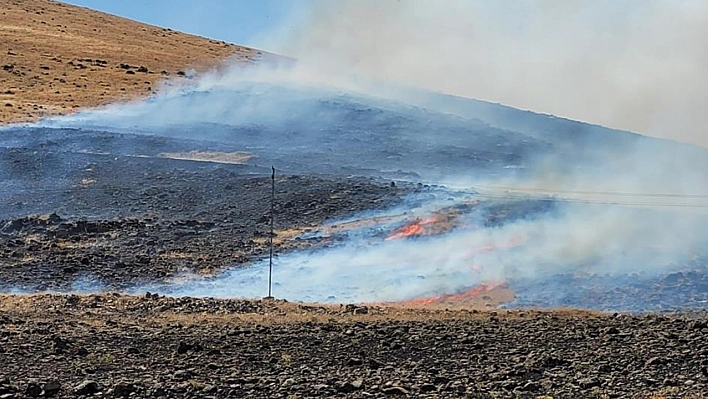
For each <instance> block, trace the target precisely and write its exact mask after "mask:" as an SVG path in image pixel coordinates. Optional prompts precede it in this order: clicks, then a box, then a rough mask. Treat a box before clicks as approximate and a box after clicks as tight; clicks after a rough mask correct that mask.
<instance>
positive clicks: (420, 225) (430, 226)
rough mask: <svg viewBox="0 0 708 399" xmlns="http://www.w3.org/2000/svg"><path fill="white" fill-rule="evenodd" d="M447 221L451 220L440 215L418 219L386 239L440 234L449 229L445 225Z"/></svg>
mask: <svg viewBox="0 0 708 399" xmlns="http://www.w3.org/2000/svg"><path fill="white" fill-rule="evenodd" d="M446 222H449V221H446V220H445V219H443V218H442V217H441V216H439V215H436V216H431V217H429V218H427V219H423V220H421V219H416V220H414V221H412V222H410V223H408V224H407V225H405V226H403V227H401V228H399V229H397V230H396V231H394V232H393V234H391V235H390V236H388V237H387V238H386V241H389V240H395V239H398V238H406V237H415V236H426V235H431V234H440V233H443V232H445V231H446V230H448V229H449V227H448V226H447V225H443V224H444V223H446Z"/></svg>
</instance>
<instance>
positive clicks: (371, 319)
mask: <svg viewBox="0 0 708 399" xmlns="http://www.w3.org/2000/svg"><path fill="white" fill-rule="evenodd" d="M706 317H707V316H706V315H705V314H704V313H701V314H684V315H681V314H675V315H643V316H630V315H610V314H595V313H589V312H578V311H555V312H537V311H514V312H478V311H474V310H464V311H426V310H420V309H417V310H407V309H401V308H391V307H363V306H357V305H346V306H333V307H325V306H318V305H304V304H294V303H285V302H272V301H234V300H229V301H219V300H212V299H190V298H183V299H174V298H164V297H157V296H154V295H146V297H142V298H137V297H126V296H119V295H111V294H107V295H100V296H86V297H81V296H73V295H70V296H48V295H41V296H33V297H24V296H9V297H5V296H3V297H0V364H2V365H3V367H2V368H1V369H0V395H4V396H2V397H3V398H28V397H39V396H44V397H52V396H55V397H91V396H96V397H154V398H177V397H180V398H181V397H189V398H197V397H203V398H225V397H254V398H295V397H312V398H314V397H353V398H365V397H429V398H437V397H450V398H457V397H469V398H549V397H555V398H702V397H704V396H702V393H704V392H706V390H707V389H708V377H707V376H708V368H707V367H706V366H708V341H706V334H708V319H707V318H706ZM544 395H545V396H544Z"/></svg>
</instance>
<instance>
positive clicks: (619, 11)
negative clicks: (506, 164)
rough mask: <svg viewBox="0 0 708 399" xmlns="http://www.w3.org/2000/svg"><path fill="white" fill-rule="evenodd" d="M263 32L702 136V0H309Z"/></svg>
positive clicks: (488, 94)
mask: <svg viewBox="0 0 708 399" xmlns="http://www.w3.org/2000/svg"><path fill="white" fill-rule="evenodd" d="M261 43H262V44H263V45H265V46H267V47H268V48H270V49H273V50H275V51H277V52H279V53H281V54H286V55H289V56H293V57H295V58H298V59H300V60H305V61H308V62H310V63H312V64H315V65H318V67H319V68H320V69H321V70H322V71H351V72H353V73H357V74H361V75H364V76H369V77H376V78H380V79H382V80H385V81H389V82H399V83H404V84H409V85H415V86H420V87H425V88H429V89H432V90H436V91H442V92H445V93H452V94H457V95H462V96H465V97H470V98H479V99H484V100H489V101H493V102H501V103H504V104H508V105H511V106H514V107H519V108H523V109H530V110H533V111H536V112H543V113H550V114H554V115H560V116H564V117H568V118H571V119H576V120H583V121H588V122H590V123H595V124H601V125H605V126H610V127H615V128H621V129H626V130H631V131H636V132H640V133H646V134H650V135H653V136H657V137H664V138H670V139H674V140H679V141H685V142H690V143H694V144H699V145H703V146H708V132H707V131H706V126H708V114H707V113H706V112H704V111H705V110H706V109H708V96H706V95H705V93H706V92H708V76H707V75H706V74H707V73H708V72H706V71H708V50H706V49H708V3H706V2H704V1H700V0H695V1H694V0H682V1H673V0H655V1H645V0H629V1H619V2H618V1H613V0H599V1H590V0H571V1H555V0H541V1H536V0H534V1H528V0H521V1H519V0H502V1H483V0H473V1H468V0H446V1H434V2H433V1H425V0H403V1H401V0H346V1H336V2H332V1H313V2H312V4H311V6H310V7H309V8H308V9H306V10H304V11H303V10H300V11H299V12H298V15H297V17H296V18H293V21H292V22H291V23H289V24H287V25H286V28H284V29H283V30H280V31H276V32H274V33H271V34H269V35H265V36H264V37H263V38H262V39H261Z"/></svg>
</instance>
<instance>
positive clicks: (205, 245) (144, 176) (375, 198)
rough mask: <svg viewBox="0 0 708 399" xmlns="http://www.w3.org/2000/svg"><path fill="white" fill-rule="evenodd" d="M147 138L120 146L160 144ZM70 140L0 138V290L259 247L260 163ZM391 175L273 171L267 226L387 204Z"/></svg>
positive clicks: (142, 271)
mask: <svg viewBox="0 0 708 399" xmlns="http://www.w3.org/2000/svg"><path fill="white" fill-rule="evenodd" d="M45 139H46V138H45ZM151 140H153V139H151V138H149V137H148V138H145V137H139V139H138V140H135V141H134V142H131V143H130V147H131V148H132V150H133V151H137V152H138V153H141V152H140V148H139V147H138V146H139V145H141V144H142V145H145V146H146V148H151V149H152V151H164V150H168V148H167V147H166V146H164V145H163V146H160V145H156V144H155V143H154V142H152V141H151ZM165 141H166V142H167V143H168V144H169V145H171V146H172V147H169V149H180V148H181V149H185V150H187V151H188V150H189V149H190V148H193V147H188V146H184V145H183V146H182V147H179V145H180V144H182V143H179V142H176V143H175V142H173V141H170V140H165ZM97 142H100V139H98V140H97ZM146 142H147V144H145V143H146ZM90 145H91V144H89V146H90ZM126 145H127V144H126ZM69 149H70V148H69ZM69 149H68V148H67V146H61V147H60V148H52V147H51V146H47V145H46V142H41V143H34V144H33V143H31V142H26V143H24V144H23V145H22V146H18V147H13V148H4V149H0V161H1V162H0V170H1V171H2V174H3V188H4V190H3V192H2V194H0V196H2V197H3V198H2V201H0V211H1V212H0V220H1V222H0V285H1V286H2V290H3V291H7V290H12V289H18V290H28V291H36V290H47V289H49V290H67V289H71V288H74V289H88V288H89V286H86V285H82V283H91V284H92V288H93V289H101V288H105V289H124V288H126V287H131V286H134V285H136V284H139V283H145V282H155V281H160V280H163V279H168V278H170V277H173V276H175V275H179V274H182V273H189V272H197V273H215V272H218V271H220V270H221V269H222V268H224V267H226V266H230V265H238V264H244V263H246V262H250V261H254V260H256V259H258V258H259V257H261V256H263V255H264V254H265V253H266V250H267V245H266V241H267V235H268V231H269V228H270V225H269V224H270V216H269V215H270V194H271V177H270V168H264V167H258V166H254V165H238V164H217V163H209V162H195V161H183V160H173V159H165V158H158V157H137V156H130V155H126V154H125V153H121V151H115V152H116V153H117V154H116V153H108V154H106V153H103V152H100V153H86V151H69ZM79 150H81V149H79ZM84 150H85V148H84ZM390 183H391V182H390V181H381V180H374V179H372V178H361V177H360V178H357V177H346V176H334V175H292V174H287V172H285V174H281V172H278V176H277V181H276V207H275V211H276V214H277V218H276V219H277V222H276V229H278V230H287V229H292V228H299V227H308V226H313V225H321V224H322V223H323V222H324V221H325V220H328V219H335V218H339V217H345V216H352V215H354V214H356V213H358V212H361V211H364V210H369V209H378V208H381V207H386V206H390V205H392V204H395V203H397V202H398V201H400V198H401V197H402V195H404V194H405V193H407V192H410V190H411V189H413V188H414V187H412V186H411V187H408V188H405V187H402V185H398V186H395V187H392V186H391V184H390ZM284 249H285V248H280V247H279V248H277V250H278V251H282V250H284ZM101 286H102V287H101Z"/></svg>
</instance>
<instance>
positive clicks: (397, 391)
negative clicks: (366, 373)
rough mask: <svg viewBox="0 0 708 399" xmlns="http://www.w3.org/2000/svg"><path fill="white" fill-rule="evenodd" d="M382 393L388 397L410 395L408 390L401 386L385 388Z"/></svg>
mask: <svg viewBox="0 0 708 399" xmlns="http://www.w3.org/2000/svg"><path fill="white" fill-rule="evenodd" d="M381 392H383V393H384V394H386V395H408V393H409V392H408V390H407V389H405V388H403V387H399V386H392V387H387V388H383V389H381Z"/></svg>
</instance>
